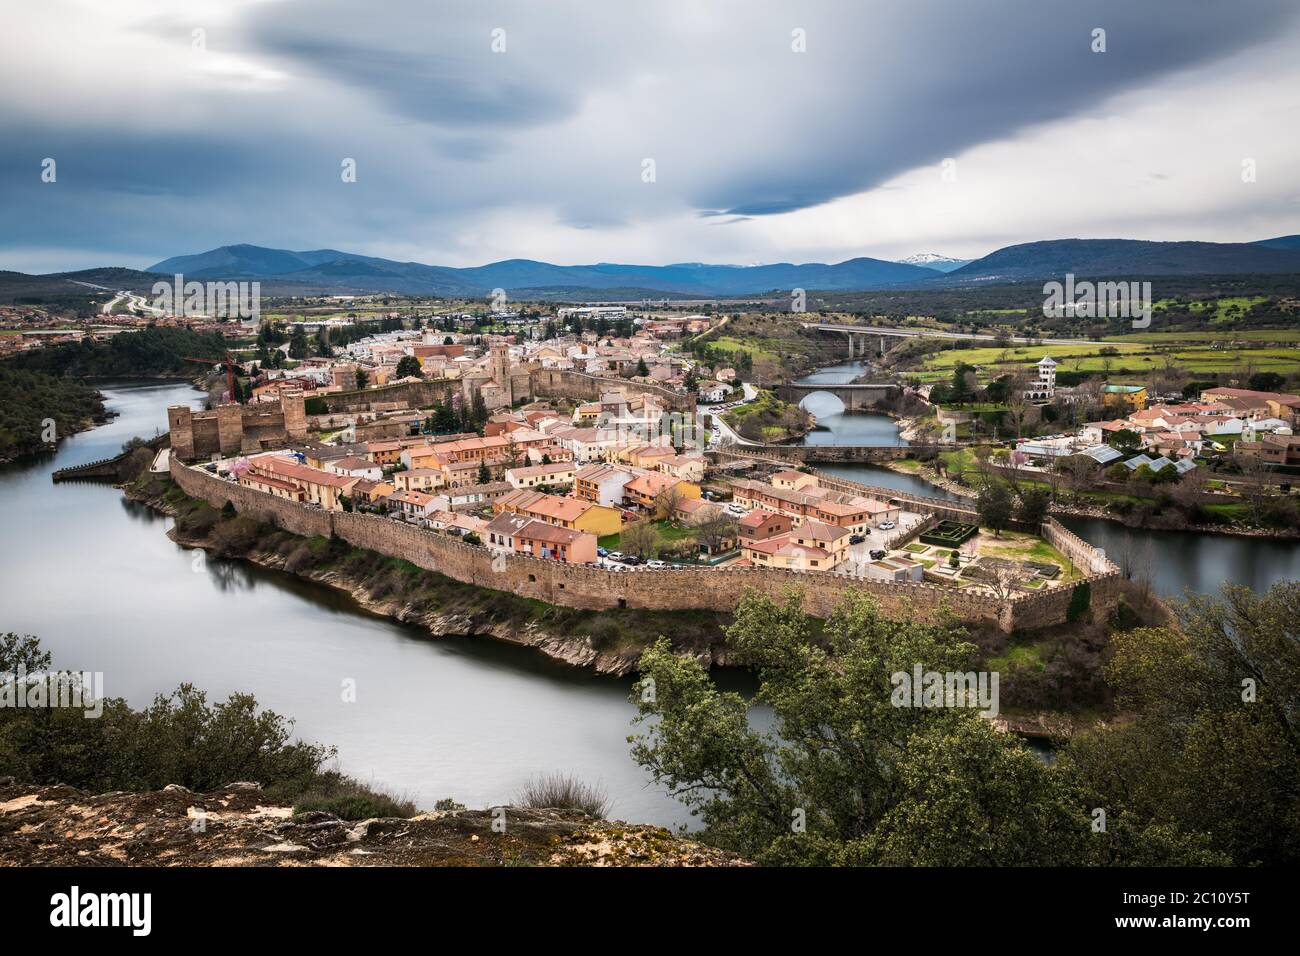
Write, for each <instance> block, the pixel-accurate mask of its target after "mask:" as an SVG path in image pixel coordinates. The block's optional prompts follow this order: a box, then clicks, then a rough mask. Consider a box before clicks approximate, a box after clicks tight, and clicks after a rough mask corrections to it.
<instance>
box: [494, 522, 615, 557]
mask: <svg viewBox="0 0 1300 956" xmlns="http://www.w3.org/2000/svg"><path fill="white" fill-rule="evenodd" d="M514 540H515V550H516V551H517V552H519V553H522V554H530V555H532V556H533V557H535V558H549V559H551V560H554V561H564V562H565V563H567V564H591V563H594V562H595V561H596V536H595V535H594V534H590V533H588V532H585V531H575V530H573V529H572V528H564V527H560V526H557V525H553V524H549V523H547V522H545V521H529V522H528V523H527V524H526V525H524V526H523V527H522V528H520V529H519V530H518V531H517V532H516V533H515V535H514Z"/></svg>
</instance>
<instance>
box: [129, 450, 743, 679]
mask: <svg viewBox="0 0 1300 956" xmlns="http://www.w3.org/2000/svg"><path fill="white" fill-rule="evenodd" d="M123 493H124V494H125V495H126V496H127V497H128V498H130V499H131V500H133V501H138V502H141V503H142V504H145V505H147V506H148V507H150V508H152V509H153V510H154V511H157V512H158V513H160V514H165V515H168V516H170V517H172V518H174V519H175V525H174V527H173V528H172V530H171V531H169V532H168V536H169V537H170V538H171V539H172V540H174V541H175V542H176V543H177V544H180V545H183V546H185V547H191V548H201V549H203V550H204V551H206V552H209V553H211V554H215V555H218V556H220V557H223V558H236V559H240V560H245V561H248V562H250V563H253V564H256V565H258V566H260V567H262V568H266V569H269V570H272V571H279V572H283V573H287V574H292V575H295V576H297V577H300V578H304V579H306V580H309V581H313V582H315V583H317V584H323V585H325V586H327V587H330V588H333V589H335V590H338V591H342V592H344V593H346V594H348V595H349V596H350V597H351V598H352V600H354V601H355V602H356V604H357V605H358V606H360V607H361V608H363V609H365V610H366V611H369V612H370V613H372V614H376V615H381V616H384V617H389V618H392V619H394V620H397V621H400V622H402V623H404V624H408V625H414V626H415V627H418V628H420V629H422V630H424V631H425V632H427V633H428V634H429V636H431V637H436V638H440V637H448V636H465V637H487V638H490V639H492V640H494V641H500V642H502V643H506V644H514V645H516V646H520V647H528V648H532V649H534V650H537V651H540V652H541V653H542V654H544V655H546V656H547V657H549V658H552V659H554V660H557V661H561V662H563V663H565V664H569V665H571V666H574V667H579V668H584V669H588V670H591V671H593V672H595V673H597V674H606V675H611V676H616V677H621V676H625V675H628V674H632V673H635V672H636V670H637V667H638V662H639V659H640V656H641V652H642V651H643V650H644V649H645V647H647V646H648V645H649V644H650V643H651V642H653V641H654V640H655V639H656V638H657V637H659V636H660V635H664V636H667V637H668V638H669V639H670V640H671V641H672V642H673V646H674V648H675V649H677V650H678V651H679V652H682V653H689V654H691V655H692V656H693V657H695V658H696V659H697V660H699V661H700V662H701V663H704V664H706V665H708V666H715V665H716V666H726V665H727V663H728V662H727V655H726V652H725V648H724V643H725V636H724V634H723V631H722V629H723V627H724V626H725V625H726V624H727V623H728V622H729V620H730V616H729V615H726V614H723V613H720V612H713V611H706V610H700V611H653V610H646V609H638V608H616V609H609V610H604V611H584V610H578V609H574V608H566V607H561V606H556V605H550V604H546V603H544V602H542V601H537V600H533V599H530V598H524V597H520V596H518V595H515V594H511V593H509V592H505V591H485V590H483V589H482V588H478V587H476V586H474V585H470V584H463V583H461V582H458V581H454V580H452V579H451V578H448V577H445V576H444V575H441V574H438V573H437V572H434V571H428V570H425V569H422V568H418V567H416V566H415V565H413V564H411V563H410V562H408V561H403V560H400V559H396V558H390V557H387V556H385V555H382V554H379V553H377V552H375V551H369V550H366V549H362V548H354V547H351V546H350V545H348V544H346V543H345V542H342V541H339V540H338V539H327V538H324V537H320V536H317V537H310V538H308V537H303V536H300V535H295V534H292V533H290V532H287V531H283V530H281V529H278V528H271V527H269V526H265V525H259V524H257V523H256V522H254V521H252V520H251V519H249V518H246V517H241V516H239V515H236V514H234V513H225V512H223V511H221V510H218V509H215V508H213V507H211V506H210V505H209V504H208V503H207V502H204V501H199V500H198V499H194V498H190V497H189V496H188V495H186V494H185V493H184V492H183V491H182V490H181V489H180V488H179V487H177V486H176V485H175V484H174V483H172V482H171V481H170V480H168V479H166V478H164V477H161V476H158V475H150V474H147V473H146V474H144V475H141V476H139V477H138V478H136V479H135V480H134V481H132V482H130V483H128V484H127V485H125V486H124V487H123Z"/></svg>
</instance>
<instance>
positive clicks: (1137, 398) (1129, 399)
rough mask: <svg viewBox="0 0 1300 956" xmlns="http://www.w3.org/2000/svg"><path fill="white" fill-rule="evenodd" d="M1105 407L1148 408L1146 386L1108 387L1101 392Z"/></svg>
mask: <svg viewBox="0 0 1300 956" xmlns="http://www.w3.org/2000/svg"><path fill="white" fill-rule="evenodd" d="M1101 400H1102V404H1104V405H1121V404H1124V405H1131V406H1133V408H1135V409H1143V408H1146V407H1147V389H1146V386H1145V385H1107V386H1105V387H1104V388H1103V389H1102V390H1101Z"/></svg>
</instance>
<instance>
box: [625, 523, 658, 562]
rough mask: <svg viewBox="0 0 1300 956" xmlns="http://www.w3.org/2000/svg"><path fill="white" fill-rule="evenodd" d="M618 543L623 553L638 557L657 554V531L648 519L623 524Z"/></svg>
mask: <svg viewBox="0 0 1300 956" xmlns="http://www.w3.org/2000/svg"><path fill="white" fill-rule="evenodd" d="M618 544H619V549H620V550H621V551H622V552H623V553H624V554H635V555H636V556H637V557H639V558H656V557H658V556H659V546H660V541H659V532H658V530H657V529H656V528H655V526H654V525H652V524H651V523H650V522H648V521H635V522H633V523H632V524H628V525H624V526H623V531H622V533H621V534H620V535H619V539H618Z"/></svg>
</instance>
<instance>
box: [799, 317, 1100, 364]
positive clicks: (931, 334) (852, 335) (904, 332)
mask: <svg viewBox="0 0 1300 956" xmlns="http://www.w3.org/2000/svg"><path fill="white" fill-rule="evenodd" d="M799 324H800V325H802V326H803V327H804V328H805V329H817V330H818V331H821V332H834V333H836V334H837V335H844V336H846V337H847V338H848V340H849V360H850V361H852V360H854V359H857V358H862V357H865V356H866V354H867V352H868V350H869V349H871V348H872V347H873V346H875V345H876V344H877V341H878V342H879V349H880V354H881V355H884V354H885V339H886V338H887V337H893V338H918V337H922V338H928V339H969V340H971V341H974V342H981V341H984V342H991V343H992V342H999V341H1001V342H1009V343H1011V344H1013V345H1102V344H1104V343H1102V342H1098V341H1094V340H1091V339H1044V338H1032V337H1027V336H1022V335H1012V336H1007V337H1005V338H1003V337H1000V336H997V335H990V334H988V333H987V332H943V331H940V330H938V329H896V328H889V327H886V326H875V325H834V324H832V323H830V322H801V323H799Z"/></svg>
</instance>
